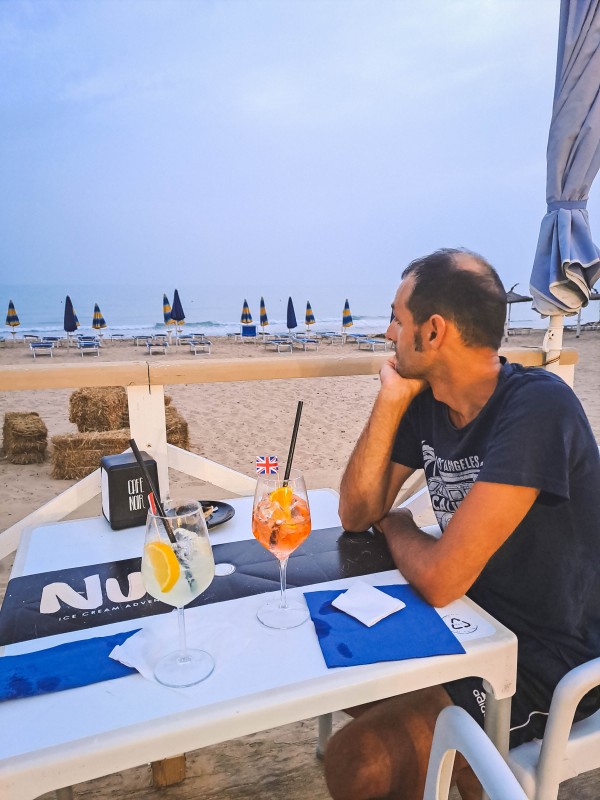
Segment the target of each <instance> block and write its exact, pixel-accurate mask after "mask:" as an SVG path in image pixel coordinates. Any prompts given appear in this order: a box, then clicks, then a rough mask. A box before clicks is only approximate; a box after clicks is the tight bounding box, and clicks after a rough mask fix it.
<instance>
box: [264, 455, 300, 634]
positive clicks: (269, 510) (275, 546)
mask: <svg viewBox="0 0 600 800" xmlns="http://www.w3.org/2000/svg"><path fill="white" fill-rule="evenodd" d="M310 529H311V520H310V507H309V505H308V494H307V492H306V485H305V483H304V478H303V477H302V475H301V474H300V472H299V471H298V470H296V469H292V470H291V471H290V473H289V477H288V478H284V477H282V476H280V475H259V476H258V479H257V482H256V490H255V493H254V504H253V507H252V533H253V535H254V537H255V538H256V539H257V540H258V541H259V542H260V543H261V544H262V546H263V547H265V548H266V549H267V550H269V551H270V552H271V553H273V555H274V556H275V557H276V558H277V559H278V560H279V575H280V583H281V589H280V594H279V597H278V598H277V599H276V600H271V601H270V602H268V603H266V604H265V605H263V606H262V607H261V608H259V609H258V612H257V614H256V616H257V617H258V619H259V620H260V621H261V622H262V623H263V625H266V626H267V627H268V628H280V629H282V628H295V627H296V626H297V625H301V624H302V623H303V622H305V621H306V620H307V619H308V617H309V612H308V608H307V606H306V603H303V602H299V601H298V600H288V598H287V596H286V591H285V587H286V570H287V563H288V558H289V556H290V555H291V553H293V552H294V550H295V549H296V548H297V547H299V546H300V545H301V544H302V542H303V541H304V540H305V539H306V538H307V537H308V535H309V533H310Z"/></svg>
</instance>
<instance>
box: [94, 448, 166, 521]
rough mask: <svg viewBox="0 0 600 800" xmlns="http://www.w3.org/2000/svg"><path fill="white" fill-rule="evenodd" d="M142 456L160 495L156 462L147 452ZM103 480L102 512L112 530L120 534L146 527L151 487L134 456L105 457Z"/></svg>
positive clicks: (101, 465)
mask: <svg viewBox="0 0 600 800" xmlns="http://www.w3.org/2000/svg"><path fill="white" fill-rule="evenodd" d="M141 456H142V459H143V461H144V465H145V467H146V469H147V470H148V473H149V475H150V477H151V478H152V480H153V482H154V485H155V486H156V490H157V491H158V492H160V488H159V485H158V470H157V468H156V461H155V460H154V459H153V458H152V457H151V456H149V455H148V453H145V452H142V453H141ZM100 477H101V485H102V513H103V514H104V516H105V517H106V519H107V520H108V522H109V523H110V527H111V528H112V529H113V530H114V531H118V530H122V529H123V528H135V527H137V526H138V525H145V524H146V516H147V514H148V494H149V493H150V487H149V486H148V482H147V481H146V478H144V476H143V474H142V469H141V467H140V465H139V464H138V462H137V461H136V458H135V456H134V455H133V453H121V454H120V455H115V456H103V457H102V459H101V460H100Z"/></svg>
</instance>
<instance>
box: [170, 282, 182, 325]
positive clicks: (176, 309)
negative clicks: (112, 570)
mask: <svg viewBox="0 0 600 800" xmlns="http://www.w3.org/2000/svg"><path fill="white" fill-rule="evenodd" d="M171 319H173V320H174V321H175V322H176V323H177V325H183V323H184V322H185V314H184V313H183V307H182V305H181V300H180V299H179V292H178V291H177V289H175V294H174V295H173V308H172V309H171Z"/></svg>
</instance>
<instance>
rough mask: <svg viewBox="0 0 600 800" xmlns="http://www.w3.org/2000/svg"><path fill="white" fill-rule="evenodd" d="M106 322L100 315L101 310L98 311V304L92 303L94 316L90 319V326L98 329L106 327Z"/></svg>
mask: <svg viewBox="0 0 600 800" xmlns="http://www.w3.org/2000/svg"><path fill="white" fill-rule="evenodd" d="M106 327H107V325H106V322H105V321H104V317H103V316H102V312H101V311H100V306H99V305H98V303H94V317H93V319H92V328H94V329H95V330H97V331H98V330H100V328H106Z"/></svg>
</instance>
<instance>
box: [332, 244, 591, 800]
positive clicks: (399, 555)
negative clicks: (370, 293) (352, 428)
mask: <svg viewBox="0 0 600 800" xmlns="http://www.w3.org/2000/svg"><path fill="white" fill-rule="evenodd" d="M402 278H403V280H402V283H401V285H400V288H399V289H398V292H397V294H396V297H395V299H394V302H393V305H392V309H393V318H392V321H391V323H390V326H389V329H388V331H387V337H388V339H390V340H392V341H393V342H394V345H395V351H396V352H395V357H394V358H392V359H390V361H389V362H386V363H385V364H384V366H383V367H382V369H381V373H380V380H381V386H380V390H379V394H378V396H377V399H376V401H375V404H374V406H373V410H372V412H371V416H370V418H369V421H368V422H367V425H366V427H365V429H364V431H363V433H362V434H361V436H360V438H359V440H358V443H357V445H356V447H355V450H354V452H353V454H352V456H351V458H350V461H349V463H348V466H347V468H346V472H345V474H344V477H343V480H342V485H341V492H340V516H341V520H342V523H343V525H344V528H345V529H346V530H350V531H358V530H365V529H367V528H369V527H370V526H372V527H373V528H374V529H375V530H376V531H379V532H380V533H381V534H382V535H383V536H385V538H386V541H387V543H388V546H389V548H390V551H391V553H392V556H393V558H394V561H395V563H396V565H397V566H398V568H399V570H400V571H401V572H402V574H403V575H404V577H405V578H406V579H407V580H408V581H409V582H410V583H411V584H412V586H413V587H414V588H415V589H417V590H418V591H419V592H420V594H421V595H422V596H423V597H424V598H425V599H426V600H427V601H428V602H430V603H431V604H432V605H434V606H436V607H441V606H445V605H447V604H448V603H450V602H452V601H453V600H456V599H457V598H459V597H461V596H462V595H464V594H465V593H466V594H468V595H469V597H471V598H472V599H473V600H474V601H475V602H477V603H479V604H480V605H481V606H482V607H483V608H484V609H486V610H487V611H489V612H490V613H491V614H492V615H493V616H494V617H496V619H498V620H499V621H500V622H502V623H503V624H504V625H506V626H507V627H508V628H510V629H511V630H513V631H514V632H515V633H516V634H517V636H518V639H519V660H518V678H517V693H516V695H515V697H514V699H513V705H512V716H511V745H512V746H514V745H516V744H519V743H521V742H523V741H527V740H529V739H532V738H534V737H536V736H540V735H542V733H543V729H544V725H545V720H546V716H547V712H548V708H549V704H550V699H551V696H552V692H553V689H554V687H555V686H556V684H557V682H558V681H559V680H560V678H561V677H562V676H563V675H564V674H565V673H566V672H568V671H569V670H570V669H571V668H572V667H574V666H576V665H578V664H580V663H583V662H585V661H588V660H589V659H591V658H595V657H597V656H600V577H599V576H600V571H599V569H598V552H599V547H600V523H599V520H600V515H599V514H598V507H597V503H598V497H600V493H599V491H598V490H599V489H600V459H599V455H598V447H597V445H596V443H595V441H594V437H593V435H592V431H591V429H590V426H589V423H588V421H587V419H586V417H585V414H584V412H583V409H582V408H581V405H580V403H579V401H578V399H577V398H576V396H575V394H574V393H573V392H572V390H571V389H570V388H569V387H568V386H567V385H566V384H565V383H564V382H563V381H562V380H561V379H560V378H558V377H557V376H555V375H552V374H551V373H548V372H546V371H545V370H541V369H526V368H524V367H522V366H520V365H515V364H508V363H506V362H505V361H504V359H502V358H500V357H499V355H498V348H499V347H500V342H501V339H502V335H503V328H504V320H505V314H506V293H505V291H504V288H503V286H502V283H501V281H500V279H499V277H498V275H497V273H496V272H495V271H494V269H493V268H492V267H491V266H490V265H489V264H488V263H487V262H486V261H485V260H484V259H483V258H481V257H480V256H478V255H476V254H474V253H471V252H468V251H465V250H440V251H438V252H435V253H433V254H432V255H430V256H427V257H425V258H422V259H418V260H416V261H414V262H412V263H411V264H410V265H409V266H408V268H407V269H406V270H405V271H404V273H403V275H402ZM418 468H424V469H425V474H426V477H427V483H428V487H429V493H430V496H431V501H432V506H433V509H434V511H435V514H436V517H437V520H438V523H439V525H440V528H441V529H442V531H443V534H442V536H441V538H440V539H439V540H438V539H434V538H433V537H430V536H428V535H426V534H424V533H423V532H422V531H420V530H419V528H417V526H416V525H415V524H414V522H413V520H412V516H411V514H410V512H409V511H407V510H403V509H393V508H392V505H393V502H394V500H395V498H396V496H397V494H398V491H399V490H400V488H401V487H402V485H403V483H404V482H405V481H406V479H407V478H408V477H409V476H410V475H411V474H412V473H413V472H414V470H415V469H418ZM484 697H485V693H484V690H483V686H482V682H481V680H480V679H477V678H467V679H464V680H460V681H454V682H453V683H450V684H447V685H445V686H438V687H433V688H431V689H427V690H423V691H420V692H414V693H410V694H405V695H400V696H398V697H396V698H392V699H390V700H387V701H383V702H381V703H377V704H373V705H371V706H370V707H361V708H358V709H353V710H351V712H350V713H352V714H353V716H355V717H356V718H355V719H354V720H353V721H352V722H350V723H349V724H348V725H347V726H346V727H345V728H343V729H342V730H341V731H339V732H338V733H337V734H336V735H335V736H334V737H333V738H332V739H331V742H330V744H329V747H328V749H327V752H326V756H325V774H326V779H327V783H328V786H329V790H330V792H331V794H332V796H333V797H334V798H335V800H362V798H383V797H390V798H402V799H403V800H409V799H410V800H413V798H414V800H417V798H419V800H420V798H421V797H422V796H423V787H424V782H425V773H426V769H427V762H428V758H429V749H430V745H431V737H432V734H433V728H434V725H435V720H436V718H437V715H438V713H439V712H440V710H441V709H442V708H443V707H444V706H447V705H450V704H452V703H455V704H457V705H461V706H463V707H464V708H466V710H467V711H469V712H470V713H471V714H472V715H473V716H474V717H475V718H476V719H478V721H479V722H480V723H481V724H482V722H483V719H482V711H483V707H482V701H483V699H484ZM598 707H600V697H599V693H598V692H597V691H594V692H592V693H589V694H588V695H587V696H586V698H584V700H583V701H582V703H581V704H580V708H579V714H580V716H587V715H588V714H590V713H592V712H593V711H594V710H596V709H597V708H598ZM455 776H456V780H457V784H458V787H459V790H460V792H461V796H462V797H463V798H464V800H471V798H476V797H479V796H480V795H479V792H480V789H479V788H478V784H477V781H476V779H475V776H474V774H473V773H472V772H471V770H470V769H469V768H468V767H467V765H466V762H464V760H461V759H457V762H456V765H455Z"/></svg>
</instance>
